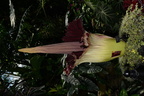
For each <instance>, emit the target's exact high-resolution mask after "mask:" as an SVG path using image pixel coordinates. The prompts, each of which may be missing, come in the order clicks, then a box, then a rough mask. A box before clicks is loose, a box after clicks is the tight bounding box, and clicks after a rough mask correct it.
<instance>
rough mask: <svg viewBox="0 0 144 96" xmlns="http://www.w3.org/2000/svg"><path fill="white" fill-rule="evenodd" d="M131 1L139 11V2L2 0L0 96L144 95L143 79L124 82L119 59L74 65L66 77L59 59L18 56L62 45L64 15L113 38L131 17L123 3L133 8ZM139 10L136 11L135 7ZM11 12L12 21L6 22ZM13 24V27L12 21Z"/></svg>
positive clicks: (41, 55) (131, 27) (127, 0)
mask: <svg viewBox="0 0 144 96" xmlns="http://www.w3.org/2000/svg"><path fill="white" fill-rule="evenodd" d="M130 1H135V2H136V3H138V7H141V4H142V3H143V2H139V1H143V0H124V1H123V0H35V1H33V0H9V2H7V1H6V0H5V1H3V2H2V1H0V4H1V8H0V12H1V14H2V15H1V16H0V20H1V21H0V46H1V48H0V49H1V50H0V77H1V78H0V95H1V96H66V95H67V96H78V95H80V96H140V94H143V90H144V89H143V85H142V84H143V80H142V79H136V80H133V79H131V78H130V80H131V82H130V81H129V79H128V80H126V79H125V78H124V76H123V73H122V72H121V70H122V71H123V69H125V68H127V66H126V65H124V66H123V67H121V68H120V64H119V62H118V59H115V60H112V61H110V62H104V63H91V62H86V63H84V64H80V65H79V66H77V67H75V68H74V70H72V72H71V74H70V75H68V76H65V75H63V74H62V72H63V67H62V64H61V63H62V61H61V58H62V55H54V54H27V53H20V52H18V49H20V48H24V47H30V46H31V47H32V46H38V45H45V44H52V43H58V42H62V40H61V38H62V37H63V36H64V34H65V29H66V26H65V21H66V19H65V15H66V13H68V14H67V15H66V16H67V18H68V22H71V21H72V20H74V19H76V18H80V17H81V18H82V19H83V24H84V28H85V30H87V31H88V32H92V33H102V34H106V35H109V36H113V37H115V36H117V35H119V29H120V28H121V27H120V26H121V24H123V23H121V22H122V20H123V19H122V18H123V17H124V16H125V14H128V15H129V16H135V15H131V14H134V13H128V12H127V13H126V10H127V8H128V7H127V6H126V5H128V6H129V5H130V4H132V3H133V5H134V4H135V2H130ZM10 3H11V4H10ZM8 5H9V6H10V8H9V6H8ZM132 8H133V9H132V10H134V9H135V7H132ZM4 10H5V11H4ZM129 11H131V10H129ZM133 12H137V11H136V10H134V11H133ZM138 12H140V11H139V8H138ZM12 13H13V15H12ZM10 14H11V16H12V17H13V18H12V17H11V19H10V20H9V18H10V17H9V15H10ZM138 14H139V13H138ZM126 16H127V15H126ZM142 16H143V15H142ZM125 18H126V17H124V19H125ZM12 20H13V23H12V22H10V21H12ZM134 20H135V21H136V20H137V23H136V24H139V25H143V22H141V17H139V19H134ZM142 20H143V19H142ZM134 23H135V22H133V25H135V24H134ZM129 27H130V28H129V29H130V30H138V29H139V28H140V26H131V25H130V26H129ZM133 27H134V28H133ZM135 27H136V28H135ZM122 30H125V31H127V30H126V29H124V28H123V29H121V30H120V31H121V32H122ZM123 32H124V31H123ZM128 32H130V31H128ZM133 47H137V45H134V46H133ZM135 58H136V57H135ZM133 60H134V59H133ZM128 67H129V66H128ZM130 68H131V66H130ZM61 74H62V75H61ZM15 78H16V79H15ZM61 78H62V79H61Z"/></svg>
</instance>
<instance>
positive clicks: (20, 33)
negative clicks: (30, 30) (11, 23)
mask: <svg viewBox="0 0 144 96" xmlns="http://www.w3.org/2000/svg"><path fill="white" fill-rule="evenodd" d="M30 8H31V6H29V7H28V8H27V9H26V10H25V12H24V14H23V15H22V18H21V20H20V24H19V29H18V33H17V36H16V39H15V40H18V39H19V38H20V37H21V35H22V27H23V23H24V20H25V18H26V17H27V15H28V11H29V10H30Z"/></svg>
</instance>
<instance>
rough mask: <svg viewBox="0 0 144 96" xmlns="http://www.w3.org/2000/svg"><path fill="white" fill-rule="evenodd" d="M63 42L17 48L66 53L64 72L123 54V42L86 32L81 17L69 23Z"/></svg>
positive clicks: (32, 51)
mask: <svg viewBox="0 0 144 96" xmlns="http://www.w3.org/2000/svg"><path fill="white" fill-rule="evenodd" d="M66 31H67V32H66V34H65V36H64V37H63V41H64V42H63V43H57V44H50V45H44V46H38V47H32V48H23V49H19V51H20V52H26V53H52V54H68V56H67V57H66V59H65V61H66V69H65V71H66V73H67V74H69V73H70V70H72V69H73V68H74V67H75V66H77V65H79V64H81V63H84V62H93V63H99V62H106V61H109V60H112V59H115V58H118V57H120V56H122V55H123V54H124V50H125V42H124V41H122V40H121V41H120V42H116V39H115V38H113V37H110V36H106V35H103V34H97V33H88V32H86V31H85V30H84V28H83V25H82V20H81V19H76V20H74V21H73V22H71V23H69V25H68V27H67V30H66Z"/></svg>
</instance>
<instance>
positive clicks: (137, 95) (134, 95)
mask: <svg viewBox="0 0 144 96" xmlns="http://www.w3.org/2000/svg"><path fill="white" fill-rule="evenodd" d="M131 96H140V95H139V94H133V95H131Z"/></svg>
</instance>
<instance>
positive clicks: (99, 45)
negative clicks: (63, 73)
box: [75, 34, 125, 66]
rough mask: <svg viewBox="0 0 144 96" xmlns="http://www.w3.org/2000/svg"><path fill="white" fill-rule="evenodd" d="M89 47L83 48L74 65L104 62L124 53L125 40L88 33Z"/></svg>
mask: <svg viewBox="0 0 144 96" xmlns="http://www.w3.org/2000/svg"><path fill="white" fill-rule="evenodd" d="M88 43H89V47H88V48H86V49H85V51H84V52H83V54H82V55H81V57H80V58H79V59H77V60H76V62H75V66H76V65H79V64H81V63H84V62H93V63H94V62H106V61H110V60H112V59H115V58H118V57H120V56H122V55H123V54H124V51H125V42H124V41H120V42H118V43H117V42H116V40H115V38H112V37H109V36H106V35H102V34H89V38H88Z"/></svg>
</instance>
